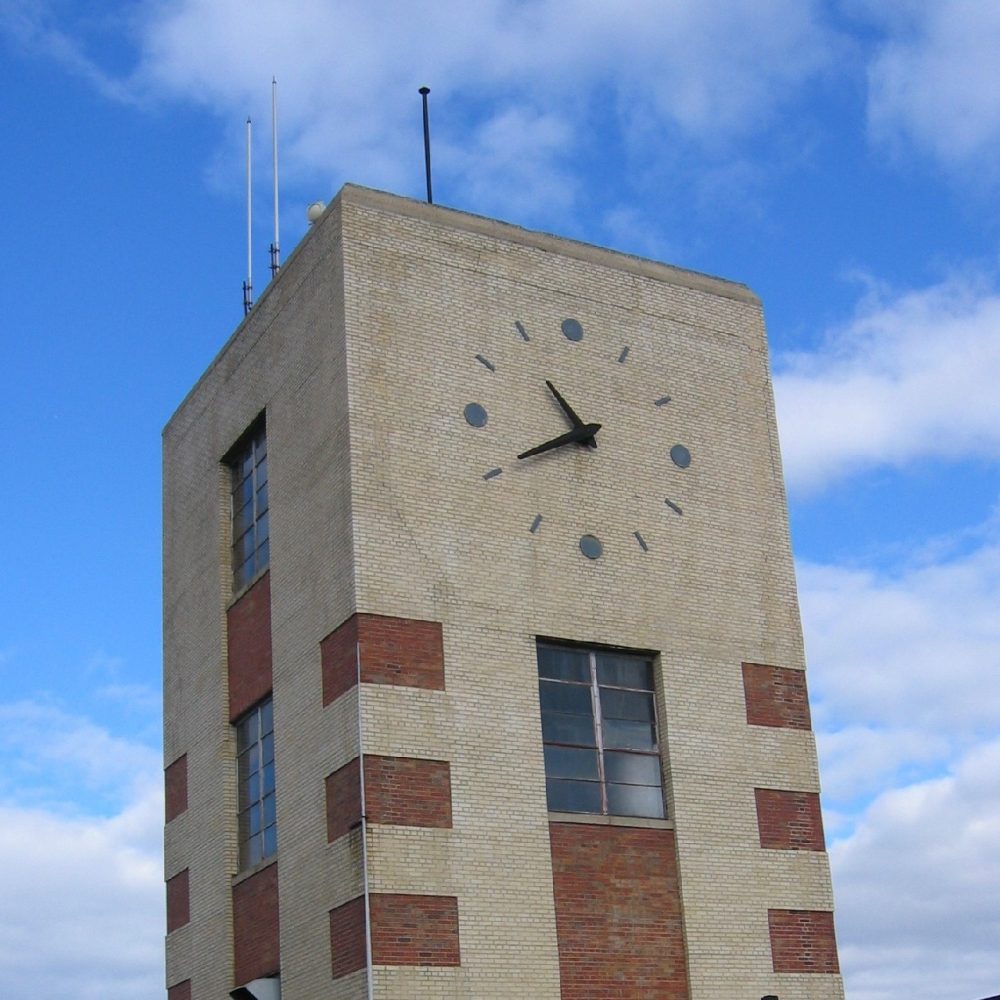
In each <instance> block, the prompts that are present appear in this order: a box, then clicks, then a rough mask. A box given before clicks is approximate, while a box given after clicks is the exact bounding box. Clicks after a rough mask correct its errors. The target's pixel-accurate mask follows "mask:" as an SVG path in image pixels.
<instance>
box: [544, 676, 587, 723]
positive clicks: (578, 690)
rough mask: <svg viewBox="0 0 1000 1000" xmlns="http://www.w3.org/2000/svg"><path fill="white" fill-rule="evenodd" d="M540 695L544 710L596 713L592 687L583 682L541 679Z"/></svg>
mask: <svg viewBox="0 0 1000 1000" xmlns="http://www.w3.org/2000/svg"><path fill="white" fill-rule="evenodd" d="M538 695H539V698H540V699H541V704H542V711H543V712H566V713H568V714H571V715H586V716H588V717H589V716H592V715H593V714H594V703H593V701H592V699H591V697H590V687H589V686H584V685H583V684H560V683H559V682H558V681H539V682H538Z"/></svg>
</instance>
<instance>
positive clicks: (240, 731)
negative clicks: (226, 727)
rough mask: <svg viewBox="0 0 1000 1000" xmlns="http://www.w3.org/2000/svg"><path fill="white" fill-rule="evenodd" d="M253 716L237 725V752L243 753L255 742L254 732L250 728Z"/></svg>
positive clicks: (241, 720)
mask: <svg viewBox="0 0 1000 1000" xmlns="http://www.w3.org/2000/svg"><path fill="white" fill-rule="evenodd" d="M252 718H253V717H252V716H251V717H250V718H247V719H240V721H239V722H238V723H237V724H236V751H237V753H241V752H242V751H244V750H246V748H247V747H248V746H249V745H250V743H251V742H252V740H253V731H252V730H251V728H250V723H251V721H252Z"/></svg>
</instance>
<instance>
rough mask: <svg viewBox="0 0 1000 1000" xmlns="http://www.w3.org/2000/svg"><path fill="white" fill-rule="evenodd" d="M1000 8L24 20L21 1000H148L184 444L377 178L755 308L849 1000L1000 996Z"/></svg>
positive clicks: (248, 9) (2, 706) (9, 2)
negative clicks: (169, 526) (247, 143)
mask: <svg viewBox="0 0 1000 1000" xmlns="http://www.w3.org/2000/svg"><path fill="white" fill-rule="evenodd" d="M998 51H1000V5H997V4H995V3H989V2H969V0H894V2H889V3H886V2H884V0H882V2H879V0H827V2H822V0H700V2H696V0H657V2H653V0H619V2H617V3H615V4H606V3H605V4H602V3H594V2H588V0H576V2H570V0H483V2H480V3H476V4H470V3H468V2H459V0H439V2H437V3H435V4H427V3H419V2H410V3H405V4H404V3H400V2H385V0H382V2H377V0H368V2H365V3H362V2H360V0H300V2H298V3H295V4H288V3H282V2H273V3H269V4H266V5H265V4H259V5H252V6H251V5H247V4H243V3H239V2H237V0H156V2H152V0H150V2H132V3H117V2H108V3H105V4H101V5H100V6H96V5H90V4H81V3H72V2H62V0H0V72H2V89H0V102H2V108H3V118H2V121H3V126H4V131H5V143H4V156H3V157H2V158H0V190H2V192H3V195H2V197H3V215H2V218H3V220H4V235H5V237H6V238H5V241H4V242H5V252H4V255H3V256H4V261H3V267H2V270H0V275H2V276H0V283H2V286H0V287H2V291H3V304H4V308H3V317H2V336H3V357H4V360H5V366H4V367H5V375H6V379H5V387H4V392H3V394H2V397H0V428H2V430H3V433H2V434H0V468H2V469H3V470H4V475H3V489H2V490H0V523H3V524H4V525H5V526H6V529H7V530H6V533H5V536H6V537H5V542H6V544H5V546H4V554H3V563H2V567H0V680H2V682H3V683H2V688H0V690H2V694H0V844H2V845H3V847H4V854H5V858H6V861H7V864H6V865H5V875H4V877H3V882H2V884H0V889H2V891H0V978H2V979H3V981H4V982H5V984H7V985H6V986H5V989H6V990H7V995H9V996H11V997H17V998H20V997H31V998H32V1000H47V998H50V997H52V998H55V997H57V996H64V995H66V993H67V992H70V984H71V985H72V992H73V993H74V995H77V996H83V997H94V998H97V997H101V998H103V1000H135V998H138V997H158V996H161V995H162V993H161V989H162V985H161V984H162V958H161V935H162V931H163V896H162V871H161V863H160V855H159V851H160V840H159V838H160V827H161V824H162V802H161V796H162V790H161V786H162V775H161V770H160V768H161V762H160V755H159V725H160V724H159V675H160V606H159V601H160V576H159V574H160V547H159V527H160V521H159V516H160V509H159V503H160V466H159V433H160V429H161V427H162V425H163V424H164V423H165V421H166V420H167V419H168V417H169V416H170V414H171V412H172V411H173V409H174V407H175V406H176V405H177V403H178V402H179V401H180V399H181V398H182V397H183V395H184V393H185V392H186V391H187V389H188V387H189V386H190V385H191V384H192V383H193V381H194V380H195V379H196V378H197V376H198V375H199V374H200V372H201V371H202V370H203V369H204V367H205V366H206V365H207V364H208V362H209V361H210V360H211V358H212V357H213V355H214V354H215V352H216V351H217V350H218V348H219V347H220V346H221V344H222V343H223V341H224V340H225V339H226V337H227V336H228V335H229V333H230V332H231V330H232V329H233V327H234V326H235V325H236V324H237V323H238V322H239V320H240V318H241V291H240V284H241V281H242V279H243V276H244V268H245V263H244V255H245V249H244V236H243V232H244V224H245V223H244V215H243V200H242V198H243V184H244V179H243V156H244V154H243V145H242V144H243V135H244V133H243V127H244V126H243V122H244V120H245V118H246V116H247V115H248V114H249V115H251V116H252V117H253V118H254V120H255V122H256V139H257V143H256V145H257V149H256V176H257V178H258V185H257V191H256V195H257V202H256V219H257V223H258V224H257V227H256V234H255V245H256V247H257V252H256V255H255V261H254V271H255V284H256V286H257V289H258V291H259V290H260V289H261V288H262V287H263V284H264V281H265V279H266V276H267V269H266V267H267V244H268V242H269V241H270V238H271V233H270V218H269V212H268V206H269V197H270V189H269V185H270V159H269V155H270V153H269V134H268V132H269V128H268V125H269V115H270V80H271V76H272V74H274V75H276V76H277V78H278V80H279V87H280V93H279V100H280V116H281V145H282V163H281V170H282V198H281V204H282V232H281V243H282V248H283V250H284V251H285V252H286V253H287V252H288V251H290V250H291V248H292V247H293V246H294V245H295V243H296V242H297V240H298V239H299V238H300V237H301V235H302V233H303V231H304V229H305V225H306V223H305V216H304V211H305V206H306V205H307V204H308V203H309V202H310V201H312V200H314V199H317V198H322V199H328V198H330V197H331V196H332V195H333V194H334V193H335V192H336V190H337V189H338V188H339V187H340V185H341V184H342V183H344V182H346V181H353V182H356V183H360V184H365V185H368V186H371V187H380V188H384V189H386V190H390V191H394V192H396V193H399V194H404V195H411V196H414V197H421V196H422V194H423V173H422V171H423V160H422V149H421V132H420V130H421V122H420V99H419V96H418V95H417V88H418V87H419V86H420V85H421V84H427V85H429V86H430V87H431V88H432V93H431V125H432V131H433V135H434V166H435V175H434V182H435V198H436V200H437V201H439V202H440V203H442V204H446V205H449V206H452V207H455V208H460V209H464V210H468V211H473V212H478V213H482V214H486V215H493V216H496V217H499V218H502V219H505V220H508V221H511V222H515V223H518V224H521V225H525V226H529V227H532V228H538V229H544V230H547V231H552V232H556V233H559V234H560V235H565V236H570V237H574V238H577V239H582V240H586V241H589V242H593V243H598V244H602V245H607V246H612V247H615V248H618V249H621V250H625V251H628V252H632V253H638V254H643V255H647V256H652V257H655V258H658V259H662V260H666V261H668V262H670V263H675V264H678V265H680V266H683V267H688V268H693V269H696V270H702V271H707V272H709V273H712V274H719V275H722V276H724V277H728V278H732V279H736V280H739V281H744V282H746V283H747V284H749V285H750V286H751V287H752V288H754V289H755V291H757V292H758V294H760V296H761V298H762V299H763V302H764V306H765V311H766V315H767V320H768V327H769V335H770V340H771V350H772V364H773V368H774V374H775V387H776V394H777V401H778V411H779V421H780V430H781V438H782V449H783V456H784V462H785V471H786V475H787V478H788V486H789V500H790V509H791V520H792V533H793V543H794V547H795V552H796V559H797V565H798V573H799V586H800V592H801V602H802V611H803V619H804V626H805V631H806V643H807V650H808V653H809V659H810V674H809V679H810V687H811V691H812V695H813V701H814V722H815V725H816V729H817V736H818V740H819V746H820V753H821V764H822V769H823V770H822V775H823V788H824V805H825V815H826V823H827V833H828V839H829V841H830V850H831V859H832V863H833V871H834V881H835V890H836V893H837V906H838V920H837V926H838V934H839V940H840V946H841V960H842V965H843V968H844V974H845V981H846V984H847V990H848V996H849V997H851V998H852V1000H889V998H894V997H901V996H906V997H908V998H911V1000H931V998H934V1000H939V998H941V997H956V998H962V997H965V998H969V1000H974V998H977V997H981V996H985V995H988V994H993V993H996V992H997V991H998V990H1000V952H998V951H997V949H996V941H997V940H1000V904H998V903H997V900H998V899H1000V862H998V860H997V859H998V858H1000V777H998V776H1000V723H998V719H1000V684H998V683H997V669H998V666H1000V614H998V607H1000V506H998V497H1000V393H998V391H997V385H998V384H1000V266H998V265H1000V208H998V206H1000V201H998V198H997V195H998V193H1000V166H998V164H1000V155H998V154H1000V61H998V60H997V58H996V52H998Z"/></svg>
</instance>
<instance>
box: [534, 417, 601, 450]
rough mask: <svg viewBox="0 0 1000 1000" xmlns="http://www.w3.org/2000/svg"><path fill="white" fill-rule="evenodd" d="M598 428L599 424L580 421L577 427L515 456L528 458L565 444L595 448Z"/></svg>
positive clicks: (599, 427)
mask: <svg viewBox="0 0 1000 1000" xmlns="http://www.w3.org/2000/svg"><path fill="white" fill-rule="evenodd" d="M600 429H601V425H600V424H584V423H581V424H580V425H579V426H578V427H574V428H573V429H572V430H571V431H567V432H566V433H565V434H560V435H559V437H554V438H552V439H551V440H550V441H546V442H544V443H543V444H540V445H538V447H537V448H529V449H528V450H527V451H522V452H521V454H520V455H518V456H517V457H518V458H530V457H531V456H532V455H541V454H542V453H543V452H546V451H552V450H553V449H555V448H561V447H562V446H563V445H565V444H582V445H586V446H587V447H589V448H596V447H597V438H596V434H597V432H598V431H599V430H600Z"/></svg>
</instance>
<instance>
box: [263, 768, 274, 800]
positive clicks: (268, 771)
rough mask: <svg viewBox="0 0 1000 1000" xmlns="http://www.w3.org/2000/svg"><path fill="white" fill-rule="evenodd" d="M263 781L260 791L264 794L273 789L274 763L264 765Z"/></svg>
mask: <svg viewBox="0 0 1000 1000" xmlns="http://www.w3.org/2000/svg"><path fill="white" fill-rule="evenodd" d="M263 774H264V779H263V781H264V783H263V785H262V786H261V791H262V793H263V794H264V795H267V793H268V792H273V791H274V763H273V762H272V763H270V764H265V765H264V772H263Z"/></svg>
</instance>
